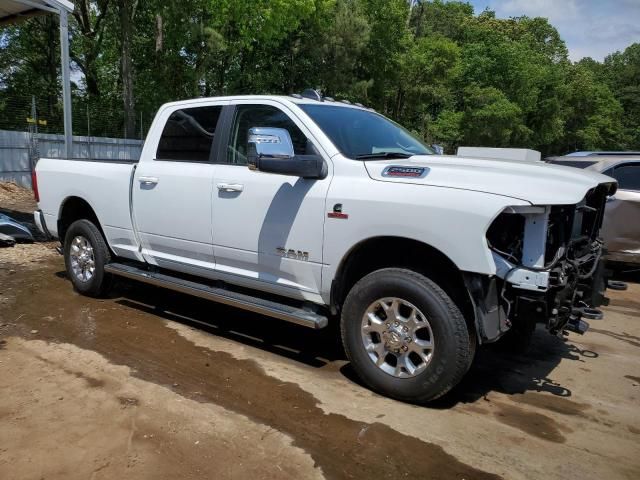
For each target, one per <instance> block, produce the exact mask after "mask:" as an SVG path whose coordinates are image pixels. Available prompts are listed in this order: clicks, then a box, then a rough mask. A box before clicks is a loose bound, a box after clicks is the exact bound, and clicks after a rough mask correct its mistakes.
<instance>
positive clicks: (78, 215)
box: [58, 195, 106, 243]
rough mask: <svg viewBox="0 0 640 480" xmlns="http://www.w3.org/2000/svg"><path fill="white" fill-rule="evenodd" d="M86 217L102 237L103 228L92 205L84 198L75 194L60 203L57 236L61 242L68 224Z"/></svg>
mask: <svg viewBox="0 0 640 480" xmlns="http://www.w3.org/2000/svg"><path fill="white" fill-rule="evenodd" d="M81 219H86V220H90V221H91V222H92V223H93V224H94V225H95V226H96V228H98V230H100V233H101V234H102V236H103V237H104V238H106V237H105V234H104V230H103V229H102V225H101V224H100V220H99V219H98V215H96V212H95V210H94V209H93V207H92V206H91V205H90V204H89V202H87V201H86V200H85V199H84V198H82V197H78V196H75V195H71V196H68V197H67V198H65V199H64V200H63V201H62V203H61V204H60V209H59V211H58V238H59V239H60V242H61V243H64V237H65V235H66V233H67V230H68V229H69V226H70V225H71V224H72V223H73V222H75V221H76V220H81Z"/></svg>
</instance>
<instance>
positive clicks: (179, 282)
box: [104, 263, 329, 329]
mask: <svg viewBox="0 0 640 480" xmlns="http://www.w3.org/2000/svg"><path fill="white" fill-rule="evenodd" d="M104 270H105V272H108V273H111V274H113V275H118V276H120V277H126V278H130V279H133V280H138V281H140V282H144V283H148V284H150V285H155V286H158V287H163V288H168V289H169V290H174V291H176V292H181V293H185V294H187V295H193V296H194V297H200V298H204V299H207V300H212V301H214V302H218V303H223V304H225V305H230V306H232V307H237V308H241V309H243V310H249V311H250V312H254V313H259V314H260V315H267V316H269V317H274V318H279V319H280V320H285V321H287V322H291V323H295V324H297V325H302V326H304V327H309V328H313V329H320V328H324V327H326V326H327V324H328V323H329V322H328V319H327V317H325V316H322V315H319V314H317V313H315V312H312V311H309V310H305V309H303V308H299V307H294V306H291V305H287V304H284V303H278V302H274V301H271V300H265V299H263V298H259V297H252V296H251V295H246V294H244V293H238V292H234V291H232V290H226V289H224V288H217V287H210V286H209V285H205V284H203V283H198V282H193V281H190V280H185V279H182V278H178V277H173V276H171V275H167V274H165V273H159V272H150V271H147V270H144V269H141V268H138V267H135V266H132V265H127V264H123V263H110V264H108V265H105V267H104Z"/></svg>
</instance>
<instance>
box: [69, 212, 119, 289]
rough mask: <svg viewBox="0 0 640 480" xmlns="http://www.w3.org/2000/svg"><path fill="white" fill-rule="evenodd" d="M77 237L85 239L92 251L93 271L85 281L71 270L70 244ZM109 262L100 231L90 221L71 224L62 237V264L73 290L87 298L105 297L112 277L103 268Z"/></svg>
mask: <svg viewBox="0 0 640 480" xmlns="http://www.w3.org/2000/svg"><path fill="white" fill-rule="evenodd" d="M78 236H80V237H84V238H85V239H87V241H88V243H89V244H90V246H91V248H92V249H93V257H94V266H95V270H94V272H93V274H92V276H91V278H89V279H87V280H84V279H82V278H80V277H79V276H78V275H76V273H75V272H74V270H73V268H72V259H71V244H72V242H73V240H74V239H75V238H76V237H78ZM110 261H111V253H110V252H109V247H108V246H107V243H106V242H105V240H104V237H103V236H102V233H100V230H98V228H97V227H96V226H95V225H94V224H93V223H92V222H91V221H90V220H86V219H82V220H76V221H75V222H73V223H72V224H71V226H70V227H69V228H68V230H67V233H66V235H65V237H64V264H65V267H66V269H67V275H68V276H69V279H70V280H71V282H72V283H73V286H74V287H75V289H76V290H77V291H78V292H79V293H81V294H83V295H87V296H89V297H102V296H104V295H106V294H107V293H108V291H109V289H110V288H111V284H112V280H113V277H112V275H111V274H109V273H106V272H105V271H104V266H105V265H106V264H107V263H109V262H110Z"/></svg>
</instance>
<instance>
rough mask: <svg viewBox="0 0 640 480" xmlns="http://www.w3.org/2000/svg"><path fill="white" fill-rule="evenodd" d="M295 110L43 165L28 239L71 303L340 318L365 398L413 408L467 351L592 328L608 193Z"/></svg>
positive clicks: (321, 104)
mask: <svg viewBox="0 0 640 480" xmlns="http://www.w3.org/2000/svg"><path fill="white" fill-rule="evenodd" d="M308 96H309V97H312V98H307V97H303V96H300V95H294V96H236V97H220V98H200V99H196V100H188V101H180V102H174V103H169V104H166V105H164V106H162V107H161V108H160V110H159V112H158V113H157V115H156V117H155V120H154V121H153V124H152V126H151V128H150V131H149V135H148V137H147V139H146V141H145V144H144V148H143V150H142V154H141V157H140V160H139V161H138V162H130V161H113V160H109V161H96V160H72V159H69V160H60V159H49V158H42V159H40V161H39V162H38V164H37V167H36V169H35V174H34V187H35V188H34V190H35V191H36V192H37V193H36V195H39V197H37V198H38V201H39V210H38V211H37V212H35V220H36V223H37V225H38V226H39V228H41V229H42V230H43V232H45V233H47V234H49V235H51V236H53V237H57V238H59V239H60V240H61V242H62V251H63V253H64V259H65V264H66V268H67V271H68V275H69V277H70V279H71V281H72V282H73V285H74V286H75V288H76V289H77V290H78V291H79V292H80V293H83V294H86V295H91V296H98V295H102V294H104V293H105V292H106V291H107V289H108V288H109V286H110V284H111V280H112V278H113V276H123V277H128V278H132V279H136V280H139V281H142V282H147V283H151V284H155V285H158V286H160V287H164V288H169V289H173V290H177V291H181V292H185V293H188V294H192V295H197V296H199V297H204V298H208V299H212V300H214V301H217V302H222V303H225V304H228V305H234V306H237V307H239V308H244V309H248V310H251V311H254V312H257V313H260V314H264V315H267V316H271V317H276V318H279V319H282V320H286V321H291V322H294V323H297V324H300V325H304V326H307V327H311V328H323V327H325V326H326V325H327V324H328V321H329V319H334V318H335V319H336V320H337V321H339V322H340V326H341V335H342V341H343V344H344V347H345V350H346V353H347V355H348V358H349V359H350V361H351V362H352V365H353V367H354V369H355V371H356V372H357V373H358V375H360V377H361V378H362V380H363V381H364V382H365V383H366V384H367V385H369V386H370V387H371V388H373V389H374V390H376V391H378V392H381V393H383V394H385V395H388V396H391V397H394V398H398V399H402V400H405V401H410V402H418V403H423V402H427V401H429V400H432V399H435V398H437V397H439V396H441V395H443V394H444V393H446V392H447V391H448V390H450V389H451V388H452V387H453V386H454V385H456V383H458V382H459V381H460V379H461V378H462V376H463V375H464V374H465V373H466V372H467V370H468V369H469V367H470V365H471V362H472V360H473V357H474V352H475V349H476V346H477V345H480V344H485V343H490V342H494V341H496V340H498V339H500V338H501V337H502V336H504V335H505V334H506V335H507V337H511V339H512V340H513V341H514V344H517V343H518V342H520V343H526V340H527V339H528V338H529V337H530V336H531V332H532V331H533V329H534V328H535V324H536V323H544V324H545V325H546V327H547V329H548V330H549V331H550V332H551V333H553V334H558V335H559V334H562V333H563V332H565V331H567V330H569V331H574V332H578V333H583V332H584V331H585V330H586V328H587V325H586V322H584V321H583V320H582V318H585V317H587V318H598V317H601V313H600V311H599V310H597V308H595V307H597V306H599V305H600V304H602V303H604V302H606V298H605V297H604V295H603V294H604V288H605V286H604V280H603V273H602V270H603V268H602V265H601V261H600V257H601V251H602V242H601V240H600V239H599V237H598V232H599V228H600V225H601V223H602V214H603V209H604V205H605V202H606V198H607V196H608V195H611V194H613V193H614V192H615V189H616V183H615V181H614V180H613V179H611V178H609V177H607V176H604V175H600V174H597V173H592V172H588V171H580V170H577V169H572V168H565V167H558V166H553V165H547V164H544V163H539V164H538V163H528V162H517V161H513V162H512V161H509V160H497V159H496V160H487V159H483V160H482V161H478V159H474V158H461V157H452V156H443V155H436V154H434V152H433V150H432V149H431V148H430V147H428V146H426V145H425V144H423V143H422V142H421V141H420V140H418V139H417V138H415V137H414V136H413V135H412V134H410V133H409V132H407V131H406V130H404V129H403V128H402V127H400V126H399V125H397V124H396V123H394V122H392V121H390V120H388V119H387V118H385V117H384V116H382V115H380V114H378V113H376V112H375V111H373V110H370V109H367V108H364V107H362V106H360V105H352V104H349V103H347V102H336V101H332V100H330V99H323V98H321V97H319V96H315V98H314V96H313V95H308ZM505 340H506V339H505Z"/></svg>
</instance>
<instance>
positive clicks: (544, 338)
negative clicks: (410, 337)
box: [0, 192, 640, 480]
mask: <svg viewBox="0 0 640 480" xmlns="http://www.w3.org/2000/svg"><path fill="white" fill-rule="evenodd" d="M32 203H33V202H32V200H31V199H30V198H27V197H25V198H24V199H23V200H21V201H20V202H14V203H13V204H12V205H10V206H7V205H8V204H6V203H4V200H2V196H1V192H0V211H2V209H3V208H4V211H5V212H7V211H9V210H10V211H12V212H14V215H15V213H16V212H17V213H20V212H29V211H30V210H31V209H32V208H33V204H32ZM25 218H26V217H25ZM53 247H54V244H33V245H19V246H17V247H14V248H13V249H11V248H10V249H0V479H3V480H5V479H6V480H8V479H76V478H78V479H89V478H90V479H101V478H105V479H107V478H108V479H111V478H127V479H142V478H144V479H151V478H152V479H158V478H159V479H162V478H167V479H169V478H171V479H175V478H188V479H190V478H256V479H267V478H268V479H272V478H278V479H280V478H283V479H286V478H290V479H300V478H329V479H349V478H356V479H357V478H363V479H364V478H372V479H373V478H375V479H378V478H393V479H398V478H420V479H477V478H480V479H482V478H505V479H525V478H527V479H541V478H544V479H566V478H580V479H585V480H588V479H602V478H606V479H608V480H609V479H634V480H635V479H638V478H640V455H639V454H640V415H639V414H638V412H640V284H638V283H636V284H631V285H630V288H629V290H627V291H625V292H610V296H611V298H612V302H611V305H610V306H609V307H607V308H606V309H605V311H606V318H605V320H602V321H592V323H591V325H592V328H591V330H590V331H589V332H587V334H586V335H584V336H582V337H581V336H578V335H575V334H571V335H569V336H568V337H565V338H557V337H552V336H550V335H549V334H547V333H546V332H544V331H539V332H536V336H535V339H534V344H533V347H532V349H531V351H529V352H528V353H527V354H525V355H519V356H509V355H506V354H502V353H499V352H496V351H494V350H492V349H481V350H480V351H479V353H478V356H477V359H476V362H475V364H474V366H473V367H472V369H471V371H470V372H469V374H468V375H467V377H466V378H465V379H464V381H463V382H462V384H461V385H460V386H459V387H458V388H456V389H455V390H454V391H453V392H451V393H450V394H449V395H447V396H446V397H445V398H444V399H442V400H440V401H438V402H437V403H435V404H433V405H430V406H429V407H417V406H412V405H407V404H403V403H400V402H396V401H393V400H389V399H386V398H383V397H381V396H378V395H376V394H374V393H372V392H370V391H369V390H367V389H365V388H363V387H362V386H360V385H359V384H358V382H357V380H356V379H355V378H354V375H353V373H352V371H351V370H350V368H349V365H348V362H347V361H346V360H345V358H344V354H343V352H342V351H341V349H340V347H339V342H338V341H337V340H336V332H335V329H333V328H331V327H330V328H329V329H325V330H323V331H317V332H316V331H311V330H307V329H304V328H302V327H297V326H295V325H290V324H287V323H284V322H280V321H278V320H273V319H269V318H265V317H260V316H256V315H254V314H249V313H246V312H242V311H239V310H235V309H232V308H227V307H224V306H221V305H217V304H214V303H209V302H205V301H201V300H199V299H194V298H190V297H186V296H183V295H179V294H176V293H172V292H167V291H164V290H159V289H155V288H151V287H148V286H145V285H141V284H136V283H134V282H119V283H118V284H117V285H116V288H115V290H114V292H113V294H112V295H111V296H110V298H107V299H100V300H96V299H90V298H86V297H82V296H80V295H78V294H77V293H75V292H74V291H73V289H72V288H71V285H70V282H69V281H68V280H67V279H66V278H65V274H64V266H63V261H62V258H61V257H60V256H59V255H57V254H56V253H55V251H54V250H53Z"/></svg>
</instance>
